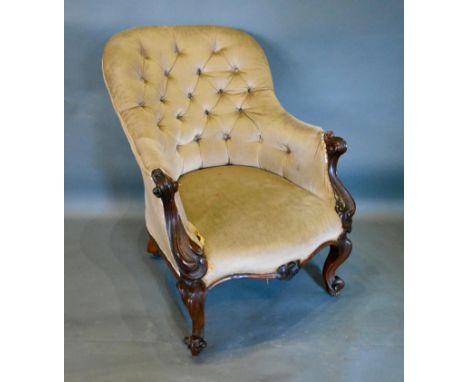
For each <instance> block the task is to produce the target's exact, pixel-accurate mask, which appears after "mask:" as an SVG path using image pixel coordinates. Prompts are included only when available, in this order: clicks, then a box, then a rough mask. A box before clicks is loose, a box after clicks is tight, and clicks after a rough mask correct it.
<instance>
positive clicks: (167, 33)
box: [102, 26, 338, 282]
mask: <svg viewBox="0 0 468 382" xmlns="http://www.w3.org/2000/svg"><path fill="white" fill-rule="evenodd" d="M102 68H103V74H104V80H105V83H106V86H107V88H108V91H109V94H110V96H111V99H112V103H113V106H114V109H115V111H116V113H117V115H118V116H119V119H120V121H121V124H122V127H123V129H124V132H125V134H126V136H127V138H128V140H129V142H130V146H131V148H132V151H133V153H134V155H135V158H136V160H137V162H138V164H139V166H140V169H141V171H142V174H143V179H144V184H145V194H146V224H147V228H148V231H149V232H150V234H151V235H152V236H153V237H154V238H155V239H156V241H157V242H158V244H159V246H160V247H161V250H162V252H163V254H164V255H165V256H166V257H167V258H168V260H169V261H170V262H171V264H172V265H173V267H174V269H175V270H176V271H177V267H176V264H175V261H174V258H173V256H172V253H171V251H170V246H169V242H168V236H167V232H166V227H165V223H164V212H163V209H162V204H161V201H160V200H158V199H156V197H155V196H154V195H153V194H152V189H153V187H154V184H153V182H152V180H151V177H150V174H151V171H152V170H154V169H156V168H160V169H162V170H163V171H164V172H165V173H166V174H167V175H169V176H170V177H171V178H173V179H174V180H179V179H180V180H182V179H184V177H183V175H184V174H187V173H190V174H187V177H186V178H185V182H187V183H188V185H187V186H185V191H181V193H182V194H185V198H186V200H185V201H182V200H181V199H180V196H179V194H176V202H177V205H178V209H179V213H180V215H181V218H182V222H183V224H184V226H185V228H186V230H187V232H188V233H189V235H190V236H191V237H192V239H193V240H195V241H196V242H198V244H199V245H200V246H202V247H203V246H204V244H205V243H204V242H203V239H199V238H198V236H197V229H198V231H200V232H201V235H202V236H203V235H204V234H205V233H204V232H203V230H205V232H206V235H211V234H212V233H213V232H214V231H213V229H212V228H213V226H211V225H209V224H208V223H207V219H209V218H208V217H211V218H213V219H215V221H217V220H216V219H217V218H216V217H217V216H218V215H219V214H220V213H222V212H221V211H222V210H221V209H220V210H212V209H218V208H221V207H222V208H223V209H224V212H223V214H225V215H226V216H229V217H230V218H232V219H236V218H240V217H242V219H241V220H242V221H243V224H246V227H252V224H257V225H264V224H267V223H270V222H268V221H266V220H262V219H265V218H277V217H279V216H280V215H282V216H283V217H282V218H281V219H282V220H281V224H280V225H279V226H278V227H283V228H284V229H285V230H283V228H281V229H280V228H278V231H277V232H276V234H274V233H273V228H272V229H271V230H270V229H268V230H265V232H264V234H265V236H264V237H263V236H262V234H257V235H256V236H257V241H255V240H254V236H248V237H247V236H246V237H244V235H247V233H246V232H244V231H243V230H242V227H240V226H238V225H236V224H238V223H234V222H232V227H233V228H232V229H234V228H235V229H236V230H237V231H234V232H230V227H231V224H228V221H227V220H223V221H222V222H220V224H221V223H222V224H223V228H224V229H225V230H226V231H224V233H223V234H224V235H225V241H226V243H230V245H228V246H226V247H224V248H223V247H221V246H220V245H221V241H222V239H221V237H222V235H221V233H220V232H217V235H211V239H210V238H209V237H207V238H206V251H207V253H209V258H208V263H209V271H208V275H207V276H206V281H207V282H209V281H210V280H214V278H215V277H219V276H220V275H221V274H227V273H232V272H262V271H264V270H271V268H272V266H273V265H274V266H276V264H277V263H278V262H282V263H284V262H286V261H287V260H288V259H290V257H291V256H292V257H295V258H297V257H298V256H299V257H302V256H304V254H305V253H306V252H309V253H310V252H312V251H313V250H314V249H315V248H314V246H316V245H318V244H320V243H319V242H320V241H321V240H323V239H324V238H328V237H331V236H336V232H337V231H336V230H337V229H338V228H337V227H335V225H336V224H335V223H337V222H338V220H337V219H338V218H337V216H335V215H336V214H335V215H333V213H334V211H333V208H334V203H335V202H334V195H333V190H332V187H331V184H330V180H329V178H328V173H327V168H328V165H327V155H326V147H325V143H324V139H323V130H322V129H321V128H319V127H317V126H313V125H310V124H306V123H304V122H301V121H299V120H297V119H296V118H294V117H293V116H291V115H290V114H288V113H287V112H286V111H285V110H284V109H283V108H282V106H281V105H280V103H279V102H278V100H277V98H276V96H275V93H274V91H273V83H272V78H271V73H270V69H269V66H268V62H267V59H266V57H265V54H264V53H263V50H262V49H261V47H260V46H259V45H258V44H257V42H256V41H255V40H254V39H253V38H252V37H251V36H249V35H248V34H247V33H244V32H242V31H239V30H236V29H233V28H227V27H218V26H154V27H141V28H135V29H131V30H127V31H124V32H121V33H118V34H116V35H115V36H113V37H112V38H111V39H110V40H109V41H108V43H107V44H106V47H105V49H104V54H103V62H102ZM226 165H235V166H233V167H232V168H235V170H233V169H231V167H229V170H226V172H225V173H224V171H221V170H219V169H216V170H213V171H215V172H213V173H211V172H209V171H206V172H201V175H197V172H198V171H197V170H200V169H203V168H210V167H218V166H226ZM238 166H249V167H253V168H257V169H261V170H263V171H260V170H257V171H256V172H255V174H257V175H255V176H254V175H253V173H251V172H248V171H254V170H248V171H247V170H240V169H239V168H241V167H238ZM203 171H205V170H203ZM220 171H221V173H223V174H224V175H217V176H215V175H214V174H218V173H219V172H220ZM269 173H272V174H269ZM227 174H232V175H233V176H236V175H238V176H242V177H245V182H246V184H245V186H244V188H239V187H240V185H239V187H238V188H237V191H238V192H240V194H239V195H242V196H238V198H240V199H236V198H235V194H234V193H230V190H224V189H223V188H224V187H227V186H226V184H229V182H228V180H227V179H226V177H227V176H228V175H227ZM265 174H268V175H265ZM273 174H275V175H276V177H275V176H274V175H273ZM181 176H182V178H181ZM198 176H200V177H203V178H205V177H209V178H212V181H215V180H216V181H217V180H219V181H220V184H219V185H217V184H209V185H208V184H206V185H205V186H204V187H205V188H204V190H205V191H204V192H205V193H208V190H207V189H206V187H208V186H210V187H211V186H212V187H213V188H214V189H216V190H218V192H223V193H226V194H229V198H230V199H229V200H230V202H229V203H232V205H236V206H240V205H241V204H242V203H245V208H246V209H251V211H250V212H248V213H247V212H245V213H240V214H238V212H239V211H237V212H236V213H235V212H234V211H233V210H232V209H230V208H228V206H227V205H226V203H228V201H227V200H225V201H223V202H222V203H220V204H219V205H218V206H216V205H212V204H209V205H207V204H205V207H206V208H205V213H206V216H208V217H202V216H201V215H200V210H198V209H197V208H199V207H197V206H193V205H191V204H192V203H201V202H202V201H197V200H198V197H199V196H197V195H196V193H197V191H196V187H194V186H191V185H192V184H198V183H197V182H198V181H197V180H196V178H197V177H198ZM281 178H284V179H281ZM255 179H257V180H255ZM273 179H275V180H273ZM210 181H211V180H210ZM262 181H265V182H266V184H267V185H268V186H265V187H268V189H269V192H270V193H271V196H270V198H271V200H275V201H274V202H270V201H266V200H267V199H268V194H267V193H261V192H259V191H258V190H259V189H261V187H262ZM255 182H258V184H257V186H255V185H254V183H255ZM273 184H275V185H274V186H273ZM286 185H287V186H286ZM229 187H230V186H229ZM279 190H282V191H281V192H285V195H280V191H279ZM248 191H252V192H253V193H255V195H253V196H252V199H249V198H247V197H246V195H245V193H246V192H248ZM261 195H262V196H261ZM215 196H216V195H215V194H210V197H215ZM295 198H298V200H297V201H294V199H295ZM252 200H253V201H254V202H253V201H252ZM268 200H270V199H268ZM204 202H205V203H208V201H204ZM254 203H258V204H262V203H264V205H263V206H261V205H259V206H256V207H254ZM277 203H278V204H281V203H283V204H284V203H286V204H284V205H283V206H279V205H277ZM301 203H302V204H301ZM189 204H190V206H189ZM273 205H275V206H276V207H275V208H273V207H272V206H273ZM301 205H302V207H301ZM220 206H221V207H220ZM208 207H210V208H208ZM185 209H190V211H191V214H189V216H188V218H187V216H186V211H185ZM267 211H269V212H267ZM280 211H281V213H280ZM285 211H292V212H285ZM330 211H331V212H330ZM296 213H297V214H298V216H297V217H296V218H294V216H295V214H296ZM191 219H196V220H197V221H198V224H201V225H202V226H203V229H200V227H197V224H193V222H191ZM248 219H253V220H255V223H253V222H250V223H248ZM258 219H260V220H258ZM295 219H297V220H295ZM308 219H312V220H310V221H308ZM306 221H308V222H307V224H306ZM278 224H279V223H278ZM312 225H313V226H314V227H312ZM331 226H333V227H334V228H333V229H332V230H331V231H329V229H331V228H330V227H331ZM286 227H295V230H297V232H296V233H294V232H293V231H294V230H286ZM298 227H302V228H301V229H298ZM281 230H283V231H281ZM322 230H323V232H322ZM241 231H242V232H241ZM332 231H333V234H331V232H332ZM306 236H307V237H306ZM230 237H236V238H237V239H236V240H243V241H244V242H245V243H246V245H247V244H248V246H251V250H249V249H248V248H247V247H245V248H241V247H239V245H240V243H238V244H236V240H234V239H230ZM211 240H213V242H211ZM267 243H273V244H267ZM274 246H276V250H275V249H274V248H273V247H274ZM306 247H308V248H307V250H306ZM260 248H263V250H260ZM288 248H289V249H288ZM215 249H220V251H221V252H220V253H219V254H216V255H215V254H214V251H215ZM236 251H240V252H239V254H238V256H237V257H236V256H234V253H235V252H236ZM267 253H270V256H271V259H273V260H272V261H271V262H267V263H266V264H265V265H264V266H261V265H260V262H264V261H267V258H268V256H267ZM250 256H254V257H256V256H259V258H258V259H250V260H249V259H248V258H249V257H250ZM210 257H211V260H210ZM214 259H217V260H216V262H215V260H214ZM220 259H222V260H220ZM227 259H230V260H229V261H227ZM260 259H261V260H260ZM218 260H220V261H218ZM231 261H232V262H233V263H232V264H231V263H230V262H231ZM221 267H223V268H224V269H223V270H221V269H220V268H221ZM249 267H252V269H250V268H249ZM211 272H214V273H213V275H210V273H211Z"/></svg>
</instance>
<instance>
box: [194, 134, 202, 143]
mask: <svg viewBox="0 0 468 382" xmlns="http://www.w3.org/2000/svg"><path fill="white" fill-rule="evenodd" d="M200 139H201V135H200V134H196V135H195V137H193V140H194V141H195V142H200Z"/></svg>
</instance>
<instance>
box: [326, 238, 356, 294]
mask: <svg viewBox="0 0 468 382" xmlns="http://www.w3.org/2000/svg"><path fill="white" fill-rule="evenodd" d="M352 248H353V245H352V243H351V240H349V239H348V238H347V236H346V233H344V234H342V235H341V236H340V237H339V238H338V240H337V242H336V244H332V245H331V246H330V253H329V254H328V257H327V259H326V260H325V265H324V266H323V282H324V284H325V289H326V290H327V292H328V293H329V294H330V295H331V296H338V294H339V293H340V292H341V291H342V289H343V288H344V286H345V282H344V281H343V280H342V279H341V278H340V277H339V276H337V275H336V270H337V268H338V267H339V266H340V265H341V264H343V263H344V261H345V260H346V259H347V258H348V257H349V255H350V254H351V250H352Z"/></svg>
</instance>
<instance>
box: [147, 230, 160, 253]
mask: <svg viewBox="0 0 468 382" xmlns="http://www.w3.org/2000/svg"><path fill="white" fill-rule="evenodd" d="M146 251H147V252H148V253H151V254H152V255H153V256H159V247H158V244H157V243H156V241H155V240H154V239H153V237H152V236H151V235H150V237H149V239H148V245H147V246H146Z"/></svg>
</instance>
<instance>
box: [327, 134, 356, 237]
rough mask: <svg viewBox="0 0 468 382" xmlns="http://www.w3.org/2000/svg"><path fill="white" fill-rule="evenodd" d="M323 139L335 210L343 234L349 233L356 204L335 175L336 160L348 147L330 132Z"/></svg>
mask: <svg viewBox="0 0 468 382" xmlns="http://www.w3.org/2000/svg"><path fill="white" fill-rule="evenodd" d="M323 138H324V141H325V145H326V148H327V156H328V175H329V177H330V182H331V184H332V187H333V192H334V194H335V200H336V206H335V210H336V212H337V213H338V216H339V217H340V219H341V223H342V225H343V229H344V232H345V233H350V232H351V226H352V223H353V215H354V213H355V212H356V203H355V202H354V199H353V197H352V196H351V194H350V193H349V191H348V190H347V189H346V187H345V186H344V185H343V183H342V182H341V180H340V179H339V178H338V175H337V173H336V171H337V165H338V159H339V158H340V156H341V155H343V154H344V153H345V152H346V150H347V149H348V147H347V145H346V141H345V140H344V139H343V138H340V137H336V136H335V135H334V134H333V132H332V131H329V132H326V133H325V134H324V137H323Z"/></svg>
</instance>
